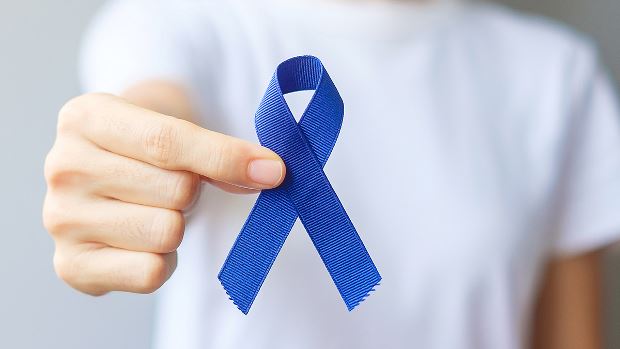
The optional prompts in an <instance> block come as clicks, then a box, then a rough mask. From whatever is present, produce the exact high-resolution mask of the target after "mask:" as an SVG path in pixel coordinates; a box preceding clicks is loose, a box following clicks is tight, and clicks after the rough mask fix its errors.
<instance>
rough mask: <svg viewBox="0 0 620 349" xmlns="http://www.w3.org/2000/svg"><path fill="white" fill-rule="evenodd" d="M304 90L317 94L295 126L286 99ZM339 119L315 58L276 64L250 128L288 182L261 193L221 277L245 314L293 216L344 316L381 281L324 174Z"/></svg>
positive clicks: (337, 102)
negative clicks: (279, 164) (280, 165)
mask: <svg viewBox="0 0 620 349" xmlns="http://www.w3.org/2000/svg"><path fill="white" fill-rule="evenodd" d="M302 90H315V92H314V95H313V96H312V99H311V100H310V103H309V104H308V106H307V108H306V110H305V112H304V113H303V115H302V117H301V119H300V120H299V123H297V122H296V121H295V118H294V116H293V114H292V113H291V111H290V110H289V107H288V105H287V104H286V101H285V100H284V94H287V93H290V92H296V91H302ZM343 114H344V104H343V102H342V99H341V98H340V95H339V94H338V91H337V90H336V86H334V83H333V82H332V80H331V78H330V77H329V75H328V74H327V71H326V70H325V68H324V67H323V64H321V61H320V60H319V59H318V58H316V57H312V56H300V57H294V58H291V59H289V60H286V61H284V62H282V63H281V64H280V65H279V66H278V68H277V70H276V72H275V74H274V76H273V78H272V79H271V82H270V83H269V86H268V87H267V91H266V92H265V96H264V97H263V100H262V101H261V103H260V106H259V107H258V111H257V112H256V119H255V122H256V133H257V135H258V138H259V140H260V142H261V144H262V145H263V146H265V147H267V148H270V149H271V150H273V151H274V152H276V153H277V154H278V155H279V156H280V157H281V158H282V159H283V160H284V163H285V164H286V168H287V173H286V178H285V179H284V182H283V183H282V185H280V186H279V187H278V188H275V189H270V190H263V191H262V192H261V193H260V195H259V196H258V199H257V201H256V204H255V205H254V208H252V212H250V215H249V216H248V219H247V221H246V222H245V225H244V226H243V228H242V229H241V232H240V233H239V236H238V237H237V240H236V241H235V243H234V245H233V247H232V249H231V250H230V253H229V254H228V258H226V261H225V262H224V265H223V267H222V270H221V271H220V274H219V275H218V278H219V280H220V282H221V283H222V286H224V289H225V290H226V292H227V293H228V295H229V296H230V299H231V300H232V301H233V302H234V303H235V304H236V305H237V307H238V308H239V310H241V311H242V312H243V313H244V314H247V313H248V311H249V310H250V307H251V306H252V303H253V302H254V299H255V298H256V295H257V294H258V291H259V289H260V287H261V285H262V284H263V281H264V280H265V277H266V276H267V273H268V272H269V269H270V268H271V266H272V264H273V262H274V260H275V258H276V256H277V255H278V253H279V252H280V249H281V248H282V245H283V244H284V241H285V240H286V237H287V236H288V234H289V232H290V231H291V229H292V227H293V224H294V223H295V221H296V220H297V217H298V216H299V218H300V219H301V222H302V223H303V225H304V227H305V228H306V230H307V232H308V235H310V238H311V239H312V242H313V243H314V246H315V247H316V249H317V251H318V252H319V255H320V256H321V259H322V260H323V263H325V266H326V267H327V270H328V271H329V274H330V275H331V277H332V279H333V281H334V283H335V284H336V287H337V288H338V291H339V292H340V295H341V296H342V299H343V300H344V302H345V304H346V305H347V308H348V309H349V310H352V309H353V308H355V307H356V306H357V305H358V304H359V303H360V302H362V301H363V300H364V299H365V298H366V297H367V296H368V294H369V293H370V292H371V291H373V290H374V287H375V286H376V285H378V284H379V282H380V281H381V276H380V275H379V272H378V271H377V268H376V267H375V265H374V263H373V262H372V260H371V258H370V255H369V254H368V252H367V251H366V248H365V247H364V244H363V243H362V240H361V239H360V237H359V235H358V234H357V232H356V231H355V228H354V227H353V223H352V222H351V220H350V219H349V216H347V213H346V211H345V209H344V207H343V206H342V204H341V203H340V200H339V199H338V196H336V193H335V192H334V189H333V188H332V186H331V184H330V183H329V180H328V179H327V177H326V176H325V173H324V172H323V166H325V163H326V162H327V158H328V157H329V154H330V153H331V151H332V149H333V147H334V144H335V143H336V139H337V138H338V133H339V132H340V127H341V125H342V117H343ZM352 175H353V174H352Z"/></svg>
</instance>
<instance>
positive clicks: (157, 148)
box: [144, 123, 180, 166]
mask: <svg viewBox="0 0 620 349" xmlns="http://www.w3.org/2000/svg"><path fill="white" fill-rule="evenodd" d="M179 139H180V138H179V135H178V133H177V131H176V129H175V128H174V127H173V126H172V124H170V123H162V124H161V125H159V126H156V127H152V128H150V129H148V130H147V131H146V134H145V138H144V144H145V148H146V152H147V155H148V156H149V157H150V158H151V159H153V160H154V161H155V163H156V164H159V165H163V166H165V165H169V164H170V163H171V162H172V160H174V159H175V158H176V157H177V156H178V154H179V151H180V149H179V146H178V141H179Z"/></svg>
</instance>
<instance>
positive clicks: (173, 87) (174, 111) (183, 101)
mask: <svg viewBox="0 0 620 349" xmlns="http://www.w3.org/2000/svg"><path fill="white" fill-rule="evenodd" d="M121 96H122V97H123V98H125V99H127V100H128V101H130V102H131V103H133V104H136V105H138V106H141V107H143V108H147V109H150V110H153V111H156V112H158V113H162V114H166V115H171V116H174V117H177V118H180V119H184V120H187V121H192V122H195V111H194V107H193V105H192V102H191V100H190V98H189V94H188V91H187V89H186V88H185V87H184V86H182V85H180V84H178V83H175V82H171V81H165V80H148V81H143V82H140V83H137V84H135V85H132V86H131V87H129V88H128V89H126V90H125V91H124V92H123V93H122V94H121Z"/></svg>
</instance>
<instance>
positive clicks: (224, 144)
mask: <svg viewBox="0 0 620 349" xmlns="http://www.w3.org/2000/svg"><path fill="white" fill-rule="evenodd" d="M209 155H210V156H209V159H208V160H209V161H208V162H207V163H208V165H209V168H211V170H212V171H213V176H214V178H218V179H219V178H228V177H229V174H228V172H229V171H230V169H229V164H230V160H231V158H232V157H233V155H234V145H233V143H232V141H230V140H228V139H223V140H222V141H221V142H219V143H218V144H217V146H216V147H214V149H213V150H212V151H211V152H210V154H209Z"/></svg>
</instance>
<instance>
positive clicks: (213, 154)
mask: <svg viewBox="0 0 620 349" xmlns="http://www.w3.org/2000/svg"><path fill="white" fill-rule="evenodd" d="M284 173H285V167H284V163H283V162H282V160H281V159H280V158H279V157H278V156H277V155H276V154H275V153H273V152H272V151H270V150H269V149H267V148H264V147H261V146H259V145H255V144H252V143H250V142H246V141H244V140H240V139H236V138H233V137H230V136H226V135H223V134H220V133H216V132H213V131H209V130H206V129H203V128H200V127H198V126H196V125H194V124H192V123H190V122H187V121H184V120H180V119H176V118H174V117H171V116H167V115H163V114H159V113H156V112H154V111H150V110H147V109H143V108H140V107H138V106H135V105H132V104H130V103H129V102H127V101H125V100H123V99H121V98H118V97H115V96H112V95H105V94H89V95H84V96H81V97H77V98H75V99H73V100H71V101H69V102H68V103H67V104H66V105H65V106H64V107H63V108H62V110H61V111H60V113H59V118H58V130H57V138H56V142H55V143H54V146H53V147H52V149H51V151H50V152H49V154H48V156H47V159H46V162H45V178H46V181H47V185H48V191H47V195H46V198H45V204H44V208H43V221H44V225H45V227H46V229H47V230H48V231H49V233H50V235H51V236H52V237H53V239H54V241H55V243H56V251H55V254H54V267H55V270H56V273H57V274H58V275H59V277H60V278H62V279H63V280H65V281H66V282H67V283H68V284H70V285H71V286H72V287H74V288H76V289H78V290H80V291H82V292H85V293H88V294H92V295H102V294H105V293H107V292H109V291H113V290H120V291H129V292H138V293H150V292H153V291H155V290H156V289H158V288H159V287H160V286H161V285H162V284H163V283H164V282H165V281H166V280H167V279H168V278H169V277H170V275H171V274H172V272H173V271H174V269H175V267H176V258H177V257H176V249H177V247H178V246H179V244H180V243H181V240H182V238H183V232H184V229H185V221H184V218H183V214H182V210H183V209H184V208H186V207H187V206H189V205H190V204H191V203H192V202H193V201H194V198H195V196H196V195H197V192H198V189H199V187H200V182H201V180H206V181H209V182H212V183H213V184H215V185H217V186H219V187H222V188H223V189H225V190H228V191H233V192H245V191H248V190H249V191H256V190H259V189H266V188H272V187H275V186H278V185H279V184H280V183H281V182H282V180H283V178H284ZM248 188H249V189H248Z"/></svg>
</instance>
